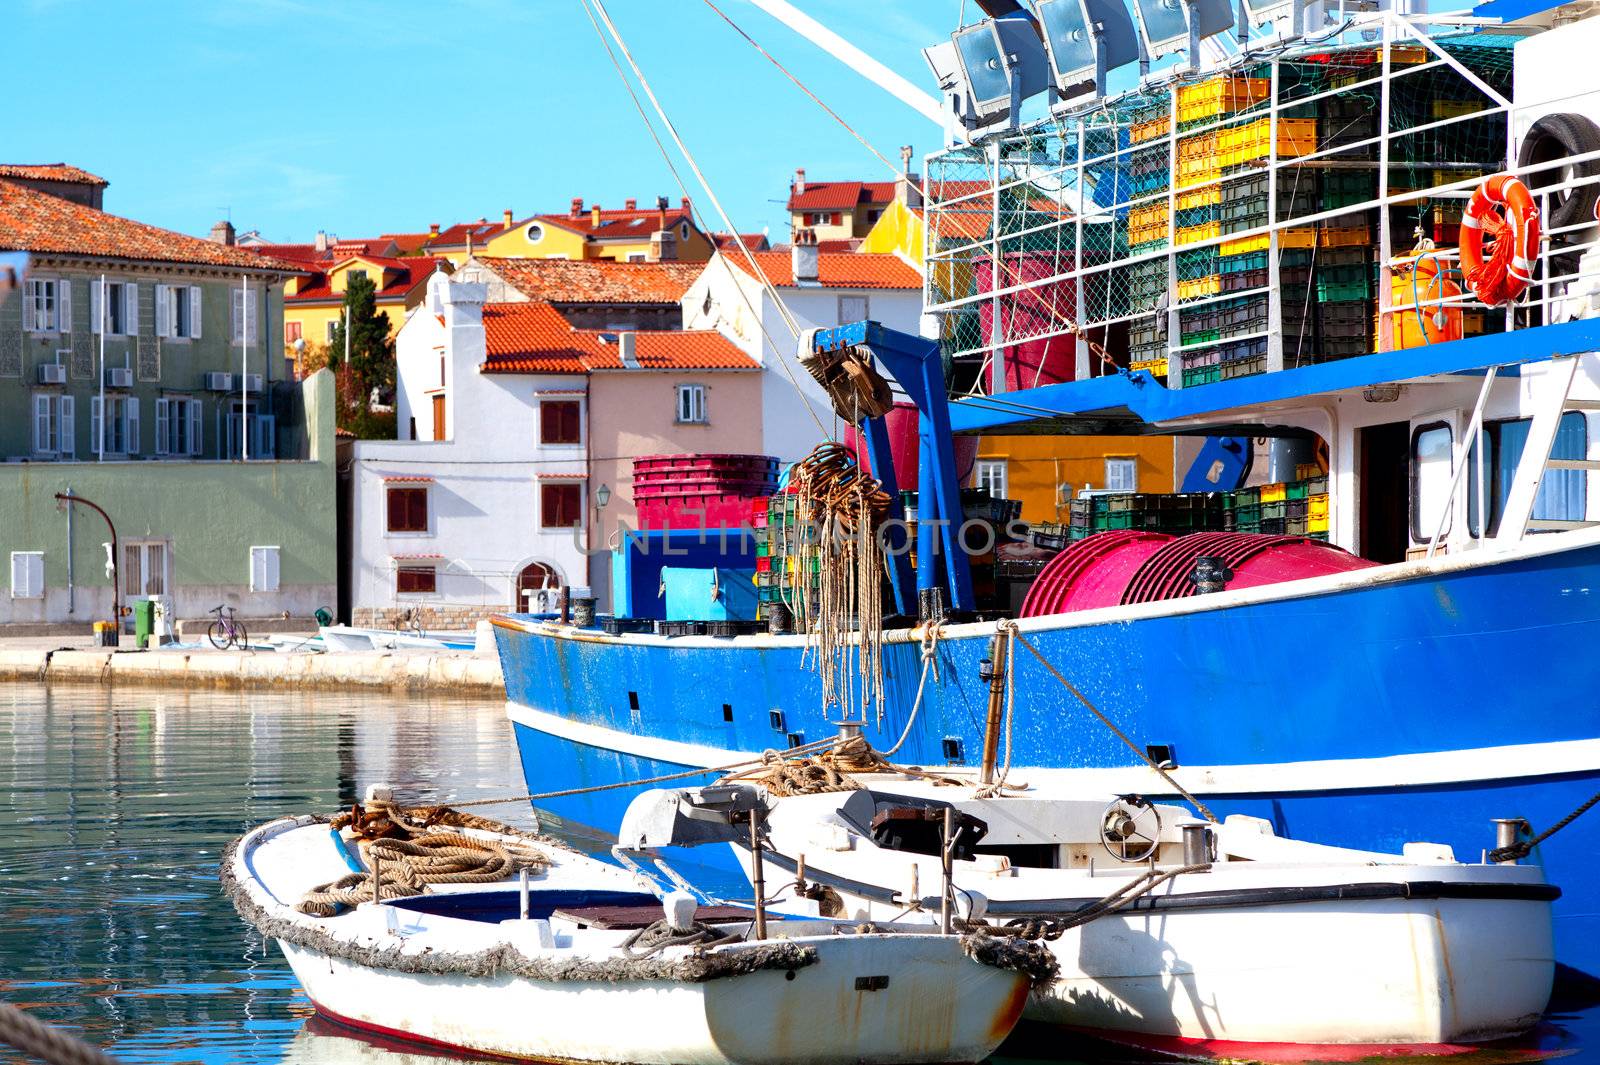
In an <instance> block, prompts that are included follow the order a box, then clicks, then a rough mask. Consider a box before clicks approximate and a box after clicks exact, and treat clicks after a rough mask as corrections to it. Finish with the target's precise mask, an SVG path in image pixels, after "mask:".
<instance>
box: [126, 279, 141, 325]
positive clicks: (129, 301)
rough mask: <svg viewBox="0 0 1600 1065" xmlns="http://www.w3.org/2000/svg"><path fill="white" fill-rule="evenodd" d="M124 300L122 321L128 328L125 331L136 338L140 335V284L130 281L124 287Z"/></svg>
mask: <svg viewBox="0 0 1600 1065" xmlns="http://www.w3.org/2000/svg"><path fill="white" fill-rule="evenodd" d="M122 298H123V299H124V300H125V301H126V302H125V303H123V305H122V306H123V316H122V320H123V322H124V323H125V325H126V327H127V328H126V329H125V330H124V331H125V332H126V333H127V334H128V336H131V337H136V336H138V335H139V283H138V282H137V281H129V282H128V283H127V284H125V285H123V286H122Z"/></svg>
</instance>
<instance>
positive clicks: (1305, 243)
mask: <svg viewBox="0 0 1600 1065" xmlns="http://www.w3.org/2000/svg"><path fill="white" fill-rule="evenodd" d="M1268 239H1269V238H1268V235H1267V234H1265V233H1262V234H1261V235H1260V236H1255V237H1239V238H1238V239H1237V240H1225V241H1223V242H1222V254H1223V255H1249V254H1250V253H1251V252H1253V251H1266V250H1267V249H1268V248H1269V247H1271V245H1270V244H1269V243H1268ZM1316 246H1317V231H1316V230H1315V229H1311V228H1310V227H1306V228H1301V229H1280V230H1278V247H1279V248H1315V247H1316Z"/></svg>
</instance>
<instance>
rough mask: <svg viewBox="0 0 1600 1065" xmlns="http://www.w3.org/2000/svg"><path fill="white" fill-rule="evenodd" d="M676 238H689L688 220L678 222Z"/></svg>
mask: <svg viewBox="0 0 1600 1065" xmlns="http://www.w3.org/2000/svg"><path fill="white" fill-rule="evenodd" d="M678 239H679V240H688V239H689V223H688V222H679V223H678Z"/></svg>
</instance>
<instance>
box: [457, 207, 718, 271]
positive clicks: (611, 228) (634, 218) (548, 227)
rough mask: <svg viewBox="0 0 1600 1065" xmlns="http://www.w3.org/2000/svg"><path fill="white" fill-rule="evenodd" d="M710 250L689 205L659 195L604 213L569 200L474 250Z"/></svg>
mask: <svg viewBox="0 0 1600 1065" xmlns="http://www.w3.org/2000/svg"><path fill="white" fill-rule="evenodd" d="M507 214H509V212H507ZM428 248H429V250H430V251H431V250H432V248H433V245H431V244H430V245H429V246H428ZM715 250H716V245H715V244H714V242H713V241H712V240H711V239H710V238H709V237H707V236H706V234H704V233H702V232H701V231H700V228H699V227H698V226H696V225H695V223H694V216H693V211H692V209H691V204H690V201H689V200H688V199H687V198H685V199H683V200H682V201H681V203H680V204H679V205H678V206H677V207H668V206H667V201H666V198H665V197H662V198H661V199H659V200H657V201H656V205H655V206H654V207H649V208H645V209H640V207H639V205H638V201H637V200H628V201H627V202H626V204H625V206H624V207H623V208H622V209H621V210H609V211H608V210H606V209H604V208H602V207H601V206H600V205H599V204H591V205H589V206H588V207H585V206H584V203H583V200H582V199H581V198H574V199H573V201H572V204H571V206H570V207H569V208H568V210H567V213H566V214H536V215H533V216H532V217H529V218H525V219H523V220H522V221H520V222H509V223H508V224H506V225H504V226H501V227H500V228H499V229H498V230H497V232H495V233H494V234H493V235H490V236H488V237H487V239H486V240H484V241H483V242H481V243H480V244H479V246H478V247H477V248H476V249H475V252H476V253H477V254H482V255H487V256H490V257H494V258H502V259H614V260H616V261H617V262H635V263H658V262H693V263H703V262H705V261H706V260H708V259H710V258H711V256H712V253H713V252H714V251H715Z"/></svg>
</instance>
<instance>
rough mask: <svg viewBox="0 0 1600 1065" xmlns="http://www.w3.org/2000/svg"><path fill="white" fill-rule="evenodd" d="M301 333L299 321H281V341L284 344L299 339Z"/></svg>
mask: <svg viewBox="0 0 1600 1065" xmlns="http://www.w3.org/2000/svg"><path fill="white" fill-rule="evenodd" d="M302 335H303V334H302V333H301V331H300V323H299V322H284V323H283V342H284V343H285V344H293V343H294V342H295V341H296V340H299V339H301V337H302Z"/></svg>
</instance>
